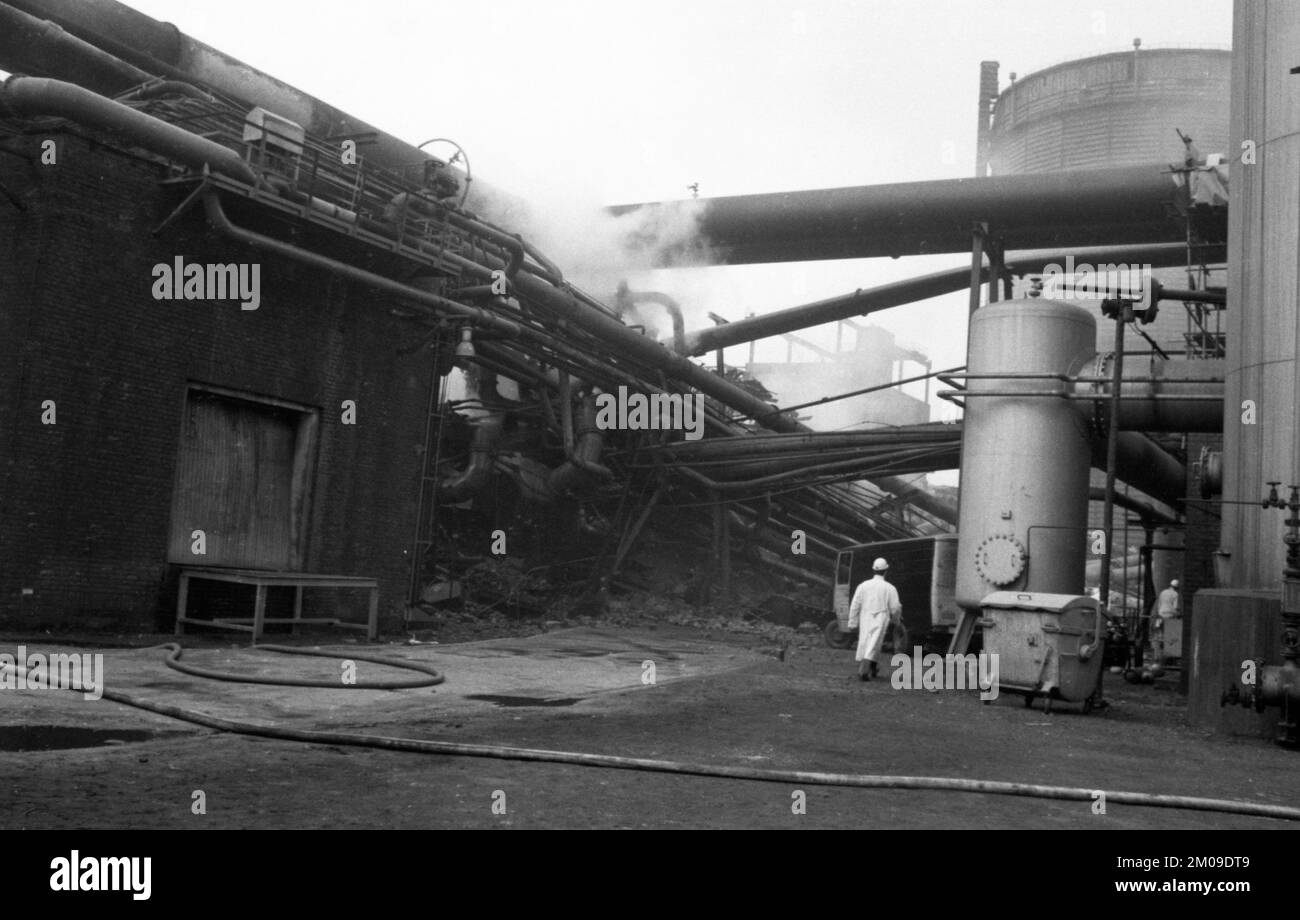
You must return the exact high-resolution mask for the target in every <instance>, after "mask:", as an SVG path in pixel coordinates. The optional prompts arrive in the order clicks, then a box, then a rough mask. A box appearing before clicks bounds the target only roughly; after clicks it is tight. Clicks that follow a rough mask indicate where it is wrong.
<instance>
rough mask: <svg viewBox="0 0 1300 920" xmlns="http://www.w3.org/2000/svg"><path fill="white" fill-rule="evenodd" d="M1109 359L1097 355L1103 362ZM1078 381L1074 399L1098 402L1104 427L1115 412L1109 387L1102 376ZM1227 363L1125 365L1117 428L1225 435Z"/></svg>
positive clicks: (1158, 362) (1154, 361)
mask: <svg viewBox="0 0 1300 920" xmlns="http://www.w3.org/2000/svg"><path fill="white" fill-rule="evenodd" d="M1105 357H1106V356H1104V355H1103V356H1099V358H1101V359H1104V358H1105ZM1102 368H1103V364H1102V362H1101V361H1099V362H1098V364H1097V366H1096V370H1097V371H1098V373H1096V374H1095V375H1093V376H1091V377H1090V378H1086V379H1085V380H1084V381H1080V382H1079V383H1078V384H1077V385H1076V390H1075V392H1076V395H1085V396H1089V397H1097V402H1096V404H1095V405H1096V412H1097V413H1098V418H1099V419H1100V420H1101V423H1102V425H1103V427H1104V426H1105V424H1106V420H1107V419H1108V418H1109V415H1110V410H1111V402H1110V397H1111V389H1112V387H1111V385H1110V381H1109V379H1105V378H1104V375H1102V374H1101V373H1100V371H1101V370H1102ZM1223 373H1224V361H1223V359H1203V360H1197V361H1189V360H1184V359H1176V360H1168V361H1166V360H1162V359H1156V360H1153V361H1151V362H1150V363H1149V365H1148V366H1142V365H1138V366H1136V367H1134V366H1132V365H1130V364H1129V363H1127V362H1126V363H1125V366H1124V382H1123V385H1122V387H1121V396H1122V398H1121V400H1120V403H1119V426H1120V428H1121V429H1123V430H1125V431H1174V432H1186V431H1194V432H1220V431H1222V430H1223V389H1224V381H1223Z"/></svg>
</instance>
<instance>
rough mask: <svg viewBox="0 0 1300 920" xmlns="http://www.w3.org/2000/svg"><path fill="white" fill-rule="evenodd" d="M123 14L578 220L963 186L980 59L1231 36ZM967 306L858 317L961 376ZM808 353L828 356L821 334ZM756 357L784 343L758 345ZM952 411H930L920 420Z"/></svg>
mask: <svg viewBox="0 0 1300 920" xmlns="http://www.w3.org/2000/svg"><path fill="white" fill-rule="evenodd" d="M130 5H132V6H134V7H136V8H137V9H140V10H142V11H144V12H146V13H148V14H149V15H151V16H154V17H156V18H158V19H163V20H167V21H170V22H173V23H175V24H176V25H177V26H178V27H179V28H180V29H181V30H182V31H184V32H186V33H188V34H190V35H192V36H194V37H195V38H198V39H200V40H202V41H204V42H207V43H208V44H211V45H213V46H215V47H217V48H220V49H221V50H223V51H225V52H227V53H229V54H232V55H233V56H235V57H237V58H239V59H241V60H244V61H246V62H247V63H249V64H252V65H253V66H255V67H258V68H260V69H262V70H265V71H266V72H268V73H270V74H272V75H274V76H276V77H279V78H280V79H282V80H285V81H287V82H289V83H291V84H294V85H296V86H298V87H299V88H301V89H303V90H306V91H307V92H310V93H312V94H313V95H316V96H319V97H320V98H322V99H325V100H326V101H328V102H330V103H331V104H333V105H335V106H337V107H339V108H341V109H344V110H345V111H349V112H351V113H353V114H355V115H357V116H359V117H361V118H363V119H365V120H366V121H369V122H371V123H372V124H374V125H376V126H377V127H380V128H382V129H384V130H385V131H388V132H390V133H392V134H395V135H397V136H398V137H402V138H404V139H406V140H409V141H411V142H412V143H419V142H421V141H423V140H426V139H428V138H430V137H435V136H445V137H451V138H454V139H455V140H456V141H458V142H459V143H460V144H462V145H463V146H464V147H465V148H466V149H467V150H468V152H469V154H470V157H471V162H472V163H473V167H474V171H475V174H476V175H478V176H481V177H483V178H485V179H487V180H488V181H490V182H492V183H493V184H495V185H498V186H501V187H503V188H506V189H509V190H511V191H513V192H516V193H518V194H520V195H522V196H524V197H526V198H533V199H535V200H537V201H539V202H542V203H544V204H545V203H554V202H565V203H572V204H574V205H582V206H584V207H585V206H588V205H589V206H591V207H595V206H596V205H598V204H615V203H623V202H631V201H648V200H659V199H665V198H682V197H688V196H689V194H690V193H689V192H688V191H687V186H688V185H690V184H692V183H695V182H698V183H699V185H700V193H701V195H704V196H710V195H734V194H745V193H754V192H770V191H782V190H788V189H803V188H819V187H833V186H841V185H859V184H872V183H880V182H900V181H908V180H917V179H939V178H952V177H958V176H966V175H970V174H971V173H972V172H973V169H974V156H975V123H976V110H975V100H976V95H977V86H978V77H979V65H980V61H982V60H996V61H999V62H1000V64H1001V79H1002V85H1003V87H1005V86H1006V85H1007V81H1008V78H1009V75H1010V73H1011V72H1013V71H1014V72H1018V73H1019V74H1021V75H1024V74H1028V73H1030V72H1032V71H1034V70H1036V69H1040V68H1041V67H1043V66H1046V65H1049V64H1052V63H1056V62H1059V61H1063V60H1069V59H1072V58H1077V57H1083V56H1086V55H1091V54H1097V53H1102V52H1108V51H1117V50H1122V49H1126V48H1130V47H1131V44H1132V40H1133V39H1134V38H1135V37H1141V39H1142V40H1143V44H1144V46H1148V47H1151V46H1164V45H1171V44H1182V45H1193V46H1217V47H1227V46H1228V44H1229V43H1230V41H1231V38H1232V35H1231V32H1232V29H1231V2H1230V0H1179V2H1171V0H1126V2H1097V0H1060V2H1052V0H1033V2H1031V0H1001V2H985V0H964V2H959V0H913V2H898V0H893V2H882V0H603V2H595V0H589V2H587V0H532V2H525V0H492V2H490V3H476V2H472V0H471V2H465V0H462V2H457V3H450V2H447V3H441V2H440V3H427V2H414V0H404V2H397V0H366V2H355V0H324V2H314V3H310V4H304V3H298V2H271V0H256V2H254V0H183V2H181V0H130ZM556 210H557V212H558V211H562V210H565V208H563V207H560V206H557V208H556ZM567 213H569V214H580V213H582V211H581V209H580V208H576V207H575V208H573V209H569V210H568V212H567ZM573 229H574V230H575V232H576V233H578V234H579V238H580V234H581V228H573ZM558 255H559V254H557V261H559V259H558ZM965 261H968V260H965ZM962 262H963V260H962V258H961V257H959V256H933V257H924V258H909V259H902V260H897V261H892V262H891V261H890V260H861V261H852V262H839V263H806V264H803V265H799V266H752V267H737V268H727V269H707V270H691V271H688V272H679V273H666V272H658V273H654V274H653V275H652V276H650V277H645V276H642V277H641V278H639V279H634V280H635V281H638V282H639V283H641V284H644V285H646V286H651V285H653V286H655V287H658V288H660V289H663V290H666V291H668V292H669V293H675V294H678V295H680V296H681V297H682V298H683V299H686V300H688V301H690V306H691V307H692V314H693V315H694V316H702V315H703V311H704V310H705V309H713V310H716V311H717V312H719V313H722V314H724V315H726V316H728V317H729V318H732V319H738V318H740V317H742V316H744V315H745V314H746V313H748V312H751V311H752V312H758V313H762V312H766V311H767V310H770V309H775V308H779V307H784V306H792V305H794V304H797V303H802V302H806V301H809V300H816V299H819V298H822V297H828V296H832V295H835V294H839V293H843V292H845V291H849V290H853V289H854V288H857V287H867V286H870V285H873V284H879V283H881V282H884V281H888V280H892V279H895V278H902V277H907V276H910V275H913V274H920V273H923V272H927V271H933V270H935V269H938V268H944V267H948V266H951V265H955V264H961V263H962ZM561 267H564V266H563V262H562V263H561ZM964 307H965V295H955V296H951V297H947V298H940V299H937V300H935V301H931V302H929V303H927V304H922V305H916V306H913V307H902V308H898V309H895V310H892V311H888V312H886V313H883V314H878V315H877V317H875V318H874V319H875V321H876V322H878V323H879V324H880V325H883V326H885V327H886V328H888V329H890V330H891V331H893V332H895V334H896V335H898V337H899V339H900V340H901V341H903V342H904V343H906V344H911V345H914V346H915V347H919V348H920V349H922V350H924V351H926V352H928V353H929V354H930V355H931V357H932V359H933V361H934V366H935V367H936V368H939V367H946V366H952V365H958V364H961V363H963V361H964V355H965V340H964V327H965V323H964ZM692 325H693V324H692ZM811 337H812V338H815V339H819V340H820V341H822V342H825V343H827V344H829V343H830V342H832V341H833V334H832V333H831V332H830V331H829V330H821V331H815V332H814V333H812V334H811ZM766 354H767V355H768V356H776V355H783V354H784V346H783V345H782V344H780V342H779V340H777V341H776V342H770V343H768V344H767V346H766ZM763 356H764V352H763V351H762V350H760V359H761V358H762V357H763ZM744 358H745V354H744V350H743V349H733V350H731V351H729V352H728V355H727V359H728V361H729V362H730V363H743V361H744ZM952 414H953V412H952V408H951V407H949V406H948V405H947V404H946V403H940V404H939V406H938V407H936V410H935V416H936V418H942V417H945V416H951V415H952Z"/></svg>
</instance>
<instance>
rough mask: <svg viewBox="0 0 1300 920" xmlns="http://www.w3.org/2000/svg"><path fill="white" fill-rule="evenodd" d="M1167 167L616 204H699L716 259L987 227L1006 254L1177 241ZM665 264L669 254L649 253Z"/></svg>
mask: <svg viewBox="0 0 1300 920" xmlns="http://www.w3.org/2000/svg"><path fill="white" fill-rule="evenodd" d="M1167 170H1168V166H1167V164H1163V163H1153V164H1151V165H1150V166H1122V167H1111V168H1106V169H1090V170H1070V171H1064V172H1054V173H1035V174H1026V175H1013V176H992V177H987V178H972V179H945V180H939V181H925V182H900V183H895V184H889V185H871V186H857V187H852V188H835V189H815V190H812V191H799V192H777V193H772V194H766V195H737V196H733V197H727V198H709V199H698V200H694V201H691V202H689V203H688V202H684V201H683V202H666V203H652V204H635V205H622V206H619V207H616V208H611V209H610V210H611V211H612V212H613V213H615V214H625V213H628V212H630V211H635V210H637V209H640V208H649V209H656V208H682V207H687V206H689V207H692V208H701V209H702V210H701V211H700V217H699V230H700V233H701V234H702V235H703V237H704V238H705V240H706V242H707V243H708V245H709V252H710V253H711V254H712V255H714V256H716V257H717V261H719V262H721V263H725V264H733V265H734V264H743V263H750V262H797V261H803V260H809V259H860V258H867V257H872V256H893V257H898V256H905V255H921V254H932V253H940V252H969V251H970V249H971V228H972V226H974V225H975V224H976V223H978V222H987V223H988V225H989V228H990V232H991V233H992V234H993V235H994V236H995V237H996V238H997V239H998V240H999V241H1000V242H1001V244H1002V245H1003V246H1004V247H1005V248H1007V249H1026V248H1029V247H1035V246H1036V247H1042V246H1075V247H1078V246H1102V245H1112V246H1113V245H1119V244H1128V243H1158V242H1182V241H1185V239H1184V238H1185V233H1186V231H1185V228H1184V226H1183V224H1182V222H1181V221H1174V220H1172V219H1171V217H1170V215H1171V214H1172V213H1174V210H1173V209H1174V206H1175V203H1176V201H1177V187H1176V186H1175V185H1174V183H1173V182H1172V181H1171V179H1170V177H1169V175H1168V174H1167ZM657 255H658V257H659V261H660V262H661V263H662V264H671V262H672V259H673V253H672V252H661V253H658V254H657Z"/></svg>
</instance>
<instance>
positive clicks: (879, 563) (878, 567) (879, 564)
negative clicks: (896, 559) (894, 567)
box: [871, 556, 889, 572]
mask: <svg viewBox="0 0 1300 920" xmlns="http://www.w3.org/2000/svg"><path fill="white" fill-rule="evenodd" d="M871 571H873V572H887V571H889V563H888V562H886V561H885V557H884V556H881V557H880V558H879V559H877V560H876V561H875V562H873V563H871Z"/></svg>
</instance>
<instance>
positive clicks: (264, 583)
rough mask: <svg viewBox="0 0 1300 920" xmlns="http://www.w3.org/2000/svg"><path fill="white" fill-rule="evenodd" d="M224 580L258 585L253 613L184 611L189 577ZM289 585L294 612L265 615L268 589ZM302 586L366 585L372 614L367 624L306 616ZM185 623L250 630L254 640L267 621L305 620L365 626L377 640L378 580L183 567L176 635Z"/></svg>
mask: <svg viewBox="0 0 1300 920" xmlns="http://www.w3.org/2000/svg"><path fill="white" fill-rule="evenodd" d="M191 580H202V581H225V582H231V583H234V584H238V585H253V586H255V587H256V588H257V594H256V598H255V600H254V602H253V615H252V616H251V617H220V618H216V619H211V620H199V619H195V618H193V617H187V616H186V615H185V611H186V605H187V603H188V600H189V591H190V581H191ZM277 587H290V588H293V589H294V595H293V616H292V617H267V616H266V589H267V588H277ZM303 588H364V589H366V590H368V591H369V592H370V615H369V618H368V620H367V622H366V623H365V624H361V623H349V622H347V621H346V620H340V619H338V618H335V617H304V616H303V615H302V589H303ZM186 623H197V624H200V625H202V626H211V627H213V628H215V629H231V630H238V631H240V632H251V633H252V634H253V641H254V642H256V641H257V640H258V639H260V638H261V637H262V632H263V629H264V628H265V626H266V624H267V623H289V624H292V625H293V626H295V627H297V626H299V625H305V624H309V623H310V624H321V623H324V624H328V625H331V626H341V627H343V628H344V629H364V630H365V631H366V638H367V639H368V640H370V641H372V642H373V641H374V640H375V638H376V637H377V636H378V635H379V582H378V581H377V580H376V579H374V578H357V577H355V576H351V575H314V574H311V573H308V572H271V571H262V570H258V569H217V568H202V567H185V568H182V569H181V584H180V594H179V596H178V597H177V599H176V635H178V636H180V635H183V634H184V633H185V624H186Z"/></svg>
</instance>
